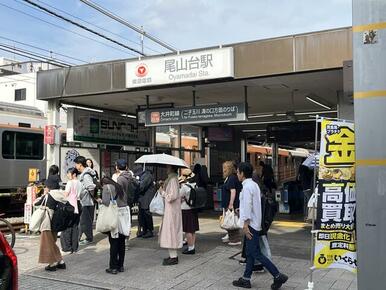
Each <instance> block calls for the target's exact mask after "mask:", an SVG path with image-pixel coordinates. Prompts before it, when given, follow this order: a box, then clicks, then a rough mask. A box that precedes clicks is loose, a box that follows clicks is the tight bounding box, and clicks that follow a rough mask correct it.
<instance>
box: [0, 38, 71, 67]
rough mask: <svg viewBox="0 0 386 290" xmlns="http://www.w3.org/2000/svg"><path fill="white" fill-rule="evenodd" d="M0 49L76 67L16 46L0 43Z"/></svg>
mask: <svg viewBox="0 0 386 290" xmlns="http://www.w3.org/2000/svg"><path fill="white" fill-rule="evenodd" d="M0 47H6V48H8V49H12V50H15V51H19V52H22V53H27V54H30V55H32V56H36V57H40V58H42V59H46V60H49V61H52V62H55V63H58V64H61V65H64V66H74V65H76V64H74V63H71V62H64V61H63V60H61V59H54V58H52V57H47V56H45V55H42V54H40V53H36V52H33V51H29V50H26V49H22V48H19V47H16V46H11V45H7V44H3V43H0Z"/></svg>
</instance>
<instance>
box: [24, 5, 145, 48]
mask: <svg viewBox="0 0 386 290" xmlns="http://www.w3.org/2000/svg"><path fill="white" fill-rule="evenodd" d="M22 1H24V2H26V3H29V4H30V5H32V6H35V7H37V8H39V9H41V10H43V11H45V12H48V13H50V14H52V15H54V16H56V17H58V18H60V19H62V20H64V21H66V22H68V23H71V24H73V25H75V26H77V27H79V28H82V29H84V30H86V31H88V32H90V33H92V34H95V35H97V36H99V37H102V38H104V39H106V40H108V41H111V42H113V43H115V44H117V45H119V46H122V47H124V48H126V49H129V50H131V51H133V52H135V53H138V54H139V55H145V54H143V53H142V52H140V51H139V50H136V49H135V48H132V47H130V46H128V45H126V44H123V43H121V42H119V41H116V40H114V39H112V38H110V37H108V36H106V35H104V34H102V33H99V32H97V31H95V30H93V29H91V28H88V27H87V26H84V25H82V24H80V23H78V22H75V21H73V20H71V19H69V18H67V17H64V16H62V15H60V14H58V13H56V12H54V11H51V10H50V9H47V8H45V7H43V6H41V5H39V4H37V3H34V2H32V1H30V0H22Z"/></svg>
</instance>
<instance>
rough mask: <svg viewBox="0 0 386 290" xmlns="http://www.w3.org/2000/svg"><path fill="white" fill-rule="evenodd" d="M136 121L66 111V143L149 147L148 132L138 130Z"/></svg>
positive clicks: (115, 115) (74, 109)
mask: <svg viewBox="0 0 386 290" xmlns="http://www.w3.org/2000/svg"><path fill="white" fill-rule="evenodd" d="M136 126H137V121H136V120H135V119H132V118H128V117H124V116H122V115H121V114H119V113H112V112H103V113H101V112H94V111H87V110H82V109H77V108H68V110H67V142H88V143H99V144H115V145H127V146H145V147H147V146H148V145H149V140H150V137H149V136H150V135H149V130H138V129H137V128H136Z"/></svg>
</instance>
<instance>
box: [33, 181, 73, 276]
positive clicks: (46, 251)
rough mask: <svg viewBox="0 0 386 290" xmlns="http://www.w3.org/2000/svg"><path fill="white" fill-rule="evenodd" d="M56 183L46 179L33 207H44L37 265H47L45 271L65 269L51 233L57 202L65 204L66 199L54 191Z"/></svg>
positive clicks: (54, 237)
mask: <svg viewBox="0 0 386 290" xmlns="http://www.w3.org/2000/svg"><path fill="white" fill-rule="evenodd" d="M55 188H57V181H56V180H54V179H53V178H51V177H50V176H49V177H48V178H47V180H46V182H45V188H44V195H43V196H42V197H41V199H40V200H38V201H37V202H36V203H35V205H41V206H43V207H46V211H45V215H44V218H43V221H42V223H41V226H40V251H39V263H44V264H48V266H47V267H46V268H45V269H46V271H56V269H66V264H65V263H64V261H63V258H62V255H61V253H60V250H59V248H58V246H57V245H56V239H57V233H55V232H53V231H51V218H52V216H53V214H54V209H55V208H56V206H57V204H58V202H62V203H65V202H66V198H65V196H64V194H63V192H62V191H61V190H56V189H55Z"/></svg>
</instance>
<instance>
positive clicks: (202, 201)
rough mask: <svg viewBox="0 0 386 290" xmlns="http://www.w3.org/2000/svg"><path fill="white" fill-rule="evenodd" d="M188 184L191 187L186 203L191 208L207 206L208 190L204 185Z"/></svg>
mask: <svg viewBox="0 0 386 290" xmlns="http://www.w3.org/2000/svg"><path fill="white" fill-rule="evenodd" d="M186 185H187V186H188V187H190V194H189V200H186V203H187V204H188V205H189V206H190V207H191V208H205V207H206V202H207V200H208V199H207V196H208V192H207V191H206V189H205V188H203V187H196V186H194V187H193V186H191V185H190V184H187V183H186Z"/></svg>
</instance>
